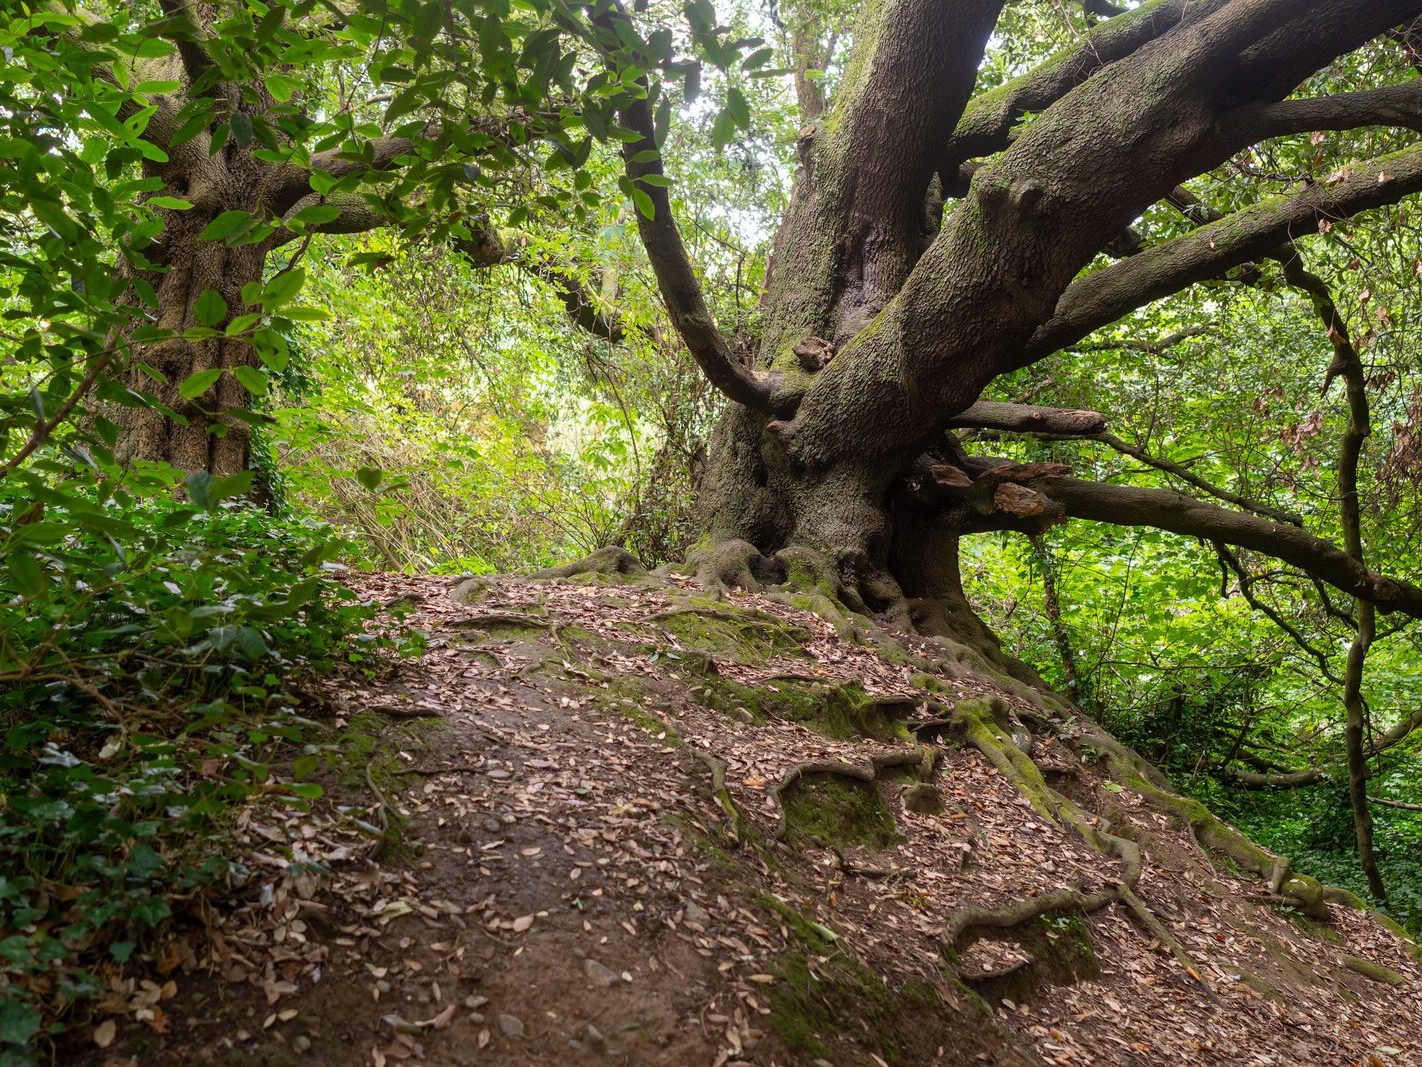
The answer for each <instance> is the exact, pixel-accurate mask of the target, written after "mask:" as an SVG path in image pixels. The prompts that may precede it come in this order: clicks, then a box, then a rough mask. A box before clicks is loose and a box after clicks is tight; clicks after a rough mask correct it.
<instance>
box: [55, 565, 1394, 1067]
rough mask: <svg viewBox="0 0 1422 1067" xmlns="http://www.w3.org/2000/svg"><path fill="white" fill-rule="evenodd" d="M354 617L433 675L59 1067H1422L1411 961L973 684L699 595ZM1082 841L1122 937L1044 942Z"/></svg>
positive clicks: (1076, 912)
mask: <svg viewBox="0 0 1422 1067" xmlns="http://www.w3.org/2000/svg"><path fill="white" fill-rule="evenodd" d="M360 581H361V586H360V587H361V589H362V591H363V592H364V593H366V594H368V595H369V596H371V597H373V598H378V599H380V600H382V601H384V602H387V603H394V602H400V603H404V604H407V605H412V613H411V614H410V615H409V616H408V617H407V619H406V620H405V624H406V625H409V626H414V627H417V628H419V629H421V630H423V631H424V632H426V633H427V634H429V636H430V642H429V648H428V650H427V652H426V653H425V654H424V655H423V657H422V658H419V659H412V660H408V661H404V662H401V663H399V664H397V665H396V666H395V667H394V668H392V670H391V671H390V672H389V674H388V675H386V676H384V677H381V678H379V679H376V680H370V679H363V678H357V677H350V678H344V679H332V680H329V681H326V682H323V683H322V688H321V691H320V692H319V694H316V697H317V699H315V700H314V704H315V705H316V706H317V707H318V708H319V710H320V714H319V715H318V713H317V712H315V711H312V712H309V713H310V714H313V716H316V717H322V716H324V718H325V720H326V721H327V723H328V727H329V729H330V730H331V731H332V734H333V736H334V737H336V738H338V739H339V740H340V742H341V757H340V759H338V760H335V761H333V762H332V763H331V765H330V766H329V767H328V768H327V769H326V771H325V772H324V775H323V776H322V777H321V778H320V779H319V780H321V781H322V783H323V784H324V786H325V788H326V794H325V796H324V798H323V799H322V800H321V801H319V802H317V803H316V805H315V807H314V810H312V811H301V812H297V811H294V810H291V809H288V808H283V807H281V806H280V805H278V804H276V803H274V802H270V803H268V802H263V803H259V804H255V805H253V806H251V807H250V808H249V809H248V810H246V811H244V813H243V814H242V816H241V819H240V821H239V825H238V826H237V828H236V832H237V834H238V835H239V838H240V840H241V842H242V845H243V849H244V852H245V863H246V865H247V867H248V868H249V869H250V872H251V873H250V876H249V878H248V879H247V880H246V883H245V884H244V885H242V886H240V887H237V888H235V889H234V896H233V899H232V901H231V902H230V903H229V904H226V905H224V906H222V907H214V906H206V907H204V908H202V909H200V910H195V913H194V914H191V915H189V916H187V917H186V922H185V925H182V926H180V927H179V933H180V935H181V936H180V937H179V938H178V939H177V940H175V941H173V942H172V943H171V944H169V945H168V946H167V947H166V948H164V949H163V950H161V951H160V952H157V953H155V956H156V958H153V959H150V960H149V962H148V964H147V966H148V972H147V973H146V974H145V973H144V972H143V971H142V969H139V970H135V971H134V972H133V973H132V976H131V977H128V978H125V979H122V980H120V979H115V980H114V983H113V989H112V990H111V992H110V995H109V996H108V998H107V1000H106V1002H105V1004H104V1011H105V1014H100V1015H99V1016H98V1017H97V1018H96V1019H95V1025H94V1026H93V1027H92V1029H91V1030H89V1031H88V1032H86V1034H85V1035H84V1037H85V1040H84V1041H83V1042H81V1043H80V1044H79V1045H77V1046H75V1047H74V1048H72V1049H70V1050H68V1052H67V1053H66V1054H65V1056H64V1062H75V1063H92V1064H104V1065H107V1067H124V1065H130V1064H138V1065H144V1067H146V1065H149V1064H156V1065H166V1064H197V1063H217V1064H225V1065H230V1067H239V1065H256V1064H266V1065H278V1064H281V1065H284V1064H313V1065H322V1067H326V1065H329V1067H336V1065H342V1067H344V1065H352V1064H374V1065H376V1067H380V1065H388V1064H397V1063H398V1064H411V1065H414V1064H426V1065H440V1067H442V1065H462V1064H483V1063H499V1064H552V1063H559V1064H562V1063H568V1064H579V1063H618V1064H643V1065H648V1064H668V1065H695V1064H703V1065H707V1067H712V1065H715V1067H729V1065H732V1064H757V1065H767V1067H768V1065H771V1064H785V1065H788V1064H812V1065H821V1064H834V1065H848V1064H880V1065H896V1064H928V1063H944V1064H972V1063H986V1064H1043V1063H1046V1064H1133V1065H1134V1064H1140V1065H1146V1064H1150V1065H1159V1064H1248V1065H1261V1067H1262V1065H1269V1064H1278V1065H1284V1064H1288V1065H1299V1064H1309V1065H1313V1064H1355V1063H1356V1064H1366V1065H1369V1067H1401V1065H1406V1064H1417V1063H1422V964H1419V963H1418V960H1417V958H1416V957H1415V955H1414V950H1413V946H1412V945H1411V944H1410V943H1408V942H1406V941H1405V940H1404V939H1402V938H1400V937H1399V936H1398V935H1397V933H1396V932H1394V930H1392V929H1390V928H1388V927H1386V926H1384V925H1382V924H1381V923H1380V922H1379V921H1377V920H1375V919H1374V918H1373V917H1372V916H1371V915H1369V914H1367V913H1365V912H1361V911H1357V910H1354V909H1352V908H1350V907H1348V906H1345V905H1342V904H1338V903H1330V904H1323V905H1321V908H1322V909H1323V910H1322V911H1316V914H1315V916H1314V917H1309V916H1306V915H1304V914H1302V913H1300V912H1299V911H1297V910H1295V909H1294V908H1293V907H1291V906H1290V902H1289V899H1288V898H1286V897H1282V896H1280V895H1279V894H1278V893H1277V892H1274V893H1271V892H1270V886H1269V885H1267V884H1266V879H1264V878H1261V877H1260V876H1259V875H1258V874H1257V873H1254V872H1250V871H1246V870H1243V869H1241V868H1240V866H1239V865H1238V863H1237V862H1236V861H1235V860H1233V859H1230V858H1228V857H1227V856H1226V855H1225V854H1223V853H1221V852H1220V851H1218V850H1216V849H1214V848H1208V847H1204V846H1202V844H1201V840H1202V839H1204V838H1205V835H1199V836H1197V835H1196V834H1195V833H1193V832H1192V830H1191V828H1190V827H1189V826H1187V825H1185V824H1184V823H1183V822H1182V821H1181V819H1179V818H1177V816H1176V815H1175V814H1172V813H1170V812H1167V811H1163V810H1161V808H1160V805H1159V804H1155V803H1151V802H1150V801H1151V797H1150V796H1149V795H1148V791H1144V792H1143V791H1141V790H1138V789H1137V788H1133V787H1132V785H1131V784H1130V782H1129V781H1128V780H1119V779H1120V778H1121V776H1120V775H1117V779H1118V780H1113V779H1112V777H1111V776H1110V775H1109V774H1108V771H1109V770H1110V768H1109V767H1108V765H1107V763H1106V761H1098V760H1093V759H1091V758H1083V757H1082V755H1081V753H1082V752H1083V751H1089V746H1086V748H1083V747H1082V746H1080V745H1073V744H1071V743H1070V742H1071V741H1072V738H1073V737H1077V738H1078V739H1079V737H1080V732H1079V731H1077V732H1076V733H1073V729H1074V728H1073V727H1072V725H1071V721H1070V719H1069V718H1068V719H1064V720H1060V721H1059V722H1058V726H1057V731H1056V732H1055V733H1054V732H1052V731H1049V730H1045V729H1043V728H1042V727H1041V724H1042V723H1043V722H1045V721H1046V720H1045V719H1044V718H1043V717H1042V710H1041V708H1040V707H1039V706H1034V704H1033V703H1032V702H1031V701H1029V700H1027V699H1024V695H1023V691H1022V687H1021V686H1014V685H1011V684H1008V682H1007V680H1005V679H1004V678H1003V677H1002V676H1001V675H1000V674H998V673H996V672H994V671H991V670H988V669H986V668H984V667H983V665H982V664H981V663H976V662H975V661H974V660H973V659H972V657H964V656H962V654H961V650H959V651H958V652H954V651H953V650H952V649H947V650H946V653H947V654H945V648H944V646H942V645H939V644H935V643H933V642H927V641H919V640H916V639H904V638H897V639H895V640H892V641H890V640H888V639H887V638H885V637H884V636H883V635H882V634H880V637H879V638H878V639H875V640H870V641H868V642H863V641H856V640H852V639H850V638H848V637H846V636H845V630H846V628H845V626H844V625H843V624H842V623H841V625H840V626H838V627H837V626H836V625H834V624H832V623H831V622H829V621H826V620H825V619H822V618H820V617H818V616H816V615H813V614H810V613H808V612H806V611H803V610H800V609H798V608H796V607H792V606H790V605H789V604H787V603H782V602H780V601H777V600H773V599H771V598H768V597H766V596H763V595H752V594H740V593H734V594H730V595H728V596H727V597H725V598H723V599H720V600H715V601H712V600H708V599H706V598H705V597H704V596H702V595H700V594H699V593H697V592H696V591H695V590H694V589H693V588H692V587H691V586H690V584H689V583H686V584H678V583H677V582H676V580H670V581H663V580H656V581H653V580H651V579H639V580H635V581H630V582H629V581H613V580H595V579H592V578H575V579H571V580H555V581H534V580H529V579H490V580H477V581H476V582H474V583H472V584H471V585H469V586H467V587H466V588H465V589H464V590H462V591H461V592H462V595H463V596H464V597H465V600H464V601H463V602H461V601H458V600H456V599H454V598H453V597H452V596H451V588H450V585H449V583H447V582H445V581H443V580H440V579H407V578H400V577H392V576H375V577H368V578H363V579H361V580H360ZM973 698H978V699H979V701H982V700H983V699H985V698H995V699H992V700H991V703H990V704H988V703H973V702H972V701H973ZM955 701H967V702H968V703H967V704H961V705H959V706H962V707H974V708H989V709H990V711H991V716H995V720H994V721H992V722H988V725H987V727H986V730H987V734H983V733H981V732H978V733H976V734H974V733H973V729H972V728H971V723H970V724H969V727H970V728H969V729H968V730H967V736H966V737H965V733H964V728H963V722H962V721H952V716H951V715H949V714H947V712H948V711H951V710H952V708H953V707H954V706H955V703H954V702H955ZM1019 716H1020V720H1025V721H1027V722H1030V723H1033V725H1034V732H1035V733H1036V734H1037V736H1036V737H1035V738H1034V739H1033V740H1032V741H1031V742H1030V743H1028V742H1027V739H1026V737H1025V736H1023V735H1022V734H1021V732H1020V725H1021V721H1020V720H1019ZM973 721H975V722H977V721H978V720H973ZM994 723H995V724H994ZM979 725H981V723H979ZM1013 731H1018V733H1017V740H1018V742H1020V747H1019V745H1016V744H1014V743H1013V742H1012V741H1011V740H1010V739H1009V737H1010V735H1011V734H1012V732H1013ZM974 737H976V738H977V741H976V742H975V741H973V740H972V739H973V738H974ZM984 737H987V738H988V740H987V742H984V741H983V738H984ZM993 746H997V747H993ZM1024 750H1026V751H1028V752H1030V760H1031V763H1032V765H1034V766H1035V768H1036V769H1037V771H1040V773H1041V776H1042V778H1041V779H1040V780H1041V781H1044V782H1047V783H1050V789H1049V790H1048V791H1047V792H1041V791H1040V790H1036V789H1035V788H1026V789H1024V788H1023V786H1022V784H1021V782H1020V781H1018V780H1017V777H1020V776H1018V775H1017V773H1016V772H1014V771H1013V770H1012V766H1013V765H1012V763H1011V760H1008V761H1007V762H1003V760H1004V759H1005V758H1006V757H1004V756H1003V753H1004V752H1006V753H1007V754H1008V755H1011V754H1012V753H1017V754H1018V755H1021V754H1022V752H1023V751H1024ZM994 756H995V757H996V758H994ZM1013 758H1014V759H1015V758H1016V757H1013ZM1035 773H1036V772H1031V773H1029V774H1028V777H1029V778H1032V774H1035ZM1033 780H1034V781H1036V780H1037V779H1033ZM1029 784H1030V783H1029ZM1044 796H1046V797H1052V798H1057V800H1056V801H1053V804H1056V805H1057V806H1055V807H1054V806H1053V805H1052V804H1045V803H1044V802H1043V799H1042V798H1043V797H1044ZM1062 798H1070V806H1069V807H1062V806H1061V805H1064V804H1067V803H1068V802H1067V801H1066V800H1063V799H1062ZM1057 801H1060V804H1058V803H1057ZM1068 810H1074V811H1080V812H1082V813H1085V818H1086V820H1087V821H1088V823H1089V824H1090V825H1091V826H1093V827H1096V828H1099V829H1100V830H1101V831H1102V832H1103V833H1104V832H1105V831H1106V830H1107V829H1108V828H1109V830H1110V832H1111V833H1112V834H1114V835H1115V837H1116V838H1117V839H1129V840H1131V841H1134V842H1136V843H1137V844H1138V845H1139V846H1140V848H1141V850H1142V852H1143V854H1144V862H1143V864H1142V868H1141V871H1140V875H1139V880H1138V881H1136V882H1135V888H1134V892H1133V894H1131V895H1130V901H1134V904H1132V905H1131V906H1129V907H1128V906H1127V904H1128V903H1129V902H1130V901H1128V900H1127V899H1126V898H1125V897H1123V898H1122V899H1120V900H1118V901H1116V902H1112V903H1107V904H1104V905H1101V906H1095V907H1094V908H1093V910H1091V911H1089V912H1083V911H1081V910H1080V909H1076V908H1073V907H1070V906H1064V907H1060V908H1052V909H1042V912H1041V914H1032V912H1033V911H1034V910H1035V909H1033V908H1032V907H1031V906H1030V905H1031V902H1033V901H1046V900H1049V899H1052V894H1054V893H1058V894H1059V893H1060V892H1062V891H1069V892H1070V893H1071V894H1076V895H1089V894H1090V893H1092V892H1095V891H1099V890H1103V889H1106V890H1109V889H1110V888H1111V887H1112V886H1116V885H1119V884H1120V883H1121V882H1122V881H1123V879H1124V877H1125V876H1124V875H1123V874H1122V871H1121V867H1122V861H1121V860H1120V859H1119V858H1117V857H1115V856H1109V855H1107V854H1105V853H1104V852H1102V851H1101V850H1100V849H1099V847H1094V846H1093V845H1092V844H1091V843H1090V842H1089V841H1088V839H1087V836H1086V835H1085V834H1084V833H1083V832H1081V831H1080V830H1079V829H1076V828H1073V826H1072V825H1069V824H1070V823H1071V820H1070V819H1069V818H1065V817H1063V816H1062V814H1061V813H1062V812H1063V811H1068ZM1088 832H1089V831H1088ZM375 833H378V834H379V837H378V838H373V837H372V834H375ZM1211 839H1213V838H1211ZM1276 888H1277V887H1276ZM1024 902H1025V903H1027V905H1028V907H1026V909H1025V910H1024V909H1023V908H1022V907H1021V905H1023V904H1024ZM1136 904H1138V905H1140V906H1139V907H1136V906H1135V905H1136ZM974 908H976V909H979V910H978V911H973V912H969V911H968V909H974ZM968 915H973V916H976V917H977V921H975V922H974V923H972V924H968V925H965V919H964V917H965V916H968ZM1009 915H1013V916H1015V921H1009V919H1008V918H1007V917H1008V916H1009ZM1325 916H1326V918H1325Z"/></svg>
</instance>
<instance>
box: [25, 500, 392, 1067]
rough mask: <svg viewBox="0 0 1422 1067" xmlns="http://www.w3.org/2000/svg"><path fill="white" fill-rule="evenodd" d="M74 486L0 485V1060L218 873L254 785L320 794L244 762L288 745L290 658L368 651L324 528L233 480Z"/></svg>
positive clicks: (28, 1041) (317, 660)
mask: <svg viewBox="0 0 1422 1067" xmlns="http://www.w3.org/2000/svg"><path fill="white" fill-rule="evenodd" d="M139 481H141V480H137V479H135V480H130V484H138V483H139ZM84 484H85V483H82V482H64V481H62V480H59V479H50V480H40V479H38V478H33V477H21V478H19V479H9V480H6V481H5V482H0V546H3V550H0V603H3V605H4V609H3V615H0V1035H3V1043H2V1044H0V1064H20V1063H26V1062H29V1059H30V1057H31V1056H32V1054H33V1053H32V1051H30V1050H31V1049H32V1048H33V1046H34V1044H35V1043H36V1042H37V1041H39V1040H42V1039H43V1038H44V1037H45V1036H46V1035H54V1034H57V1033H59V1032H60V1031H61V1030H62V1029H63V1028H64V1026H65V1025H66V1021H67V1020H69V1019H71V1018H72V1017H73V1016H74V1015H75V1014H76V1010H82V1007H83V1004H84V1002H85V1001H86V1000H87V999H89V998H91V997H92V996H93V995H94V994H95V993H96V992H97V991H98V989H99V986H100V977H99V971H100V968H101V967H103V968H111V967H113V966H114V965H122V964H123V963H125V962H126V961H127V960H128V959H129V958H130V956H132V955H133V954H134V953H135V952H141V951H143V950H144V948H145V947H146V946H147V945H148V944H149V943H150V942H151V941H152V940H153V939H154V937H155V934H156V933H157V932H158V931H159V930H160V929H161V928H162V927H163V926H164V924H165V923H166V922H167V921H168V920H169V918H170V917H171V914H172V907H173V903H172V902H176V901H182V900H184V899H188V898H191V897H192V896H193V895H194V894H196V893H199V892H201V891H202V890H203V888H204V887H206V886H210V885H212V884H213V883H215V882H217V881H218V880H221V879H224V878H225V877H227V876H228V875H229V874H231V873H232V872H231V870H230V867H229V860H228V859H227V856H226V854H225V850H224V826H225V822H226V820H229V819H231V818H232V817H233V816H234V815H235V813H236V811H237V809H238V807H239V805H240V802H241V801H242V800H244V799H246V798H247V797H248V796H250V795H251V793H252V792H253V790H254V788H255V787H256V786H258V785H259V784H262V786H263V789H264V791H267V792H270V791H272V790H275V791H276V793H277V795H278V796H281V797H283V798H285V799H287V800H289V801H290V802H292V803H303V802H305V800H306V798H310V797H312V796H315V795H317V794H318V793H319V789H318V787H316V786H315V785H314V784H311V783H305V782H302V781H299V780H293V781H287V782H280V783H274V782H271V781H270V780H269V779H270V775H269V772H268V770H267V769H266V767H265V766H264V765H263V759H264V755H265V754H267V753H269V751H270V750H271V748H272V746H273V745H275V744H278V743H281V742H296V741H300V740H301V737H302V720H301V719H300V718H299V717H298V716H297V714H296V712H295V710H294V709H295V707H296V706H297V703H298V701H297V694H296V692H295V690H294V686H297V685H299V684H300V681H301V679H302V677H303V673H305V672H311V671H314V670H316V669H320V668H328V667H329V666H330V665H331V664H332V663H334V662H335V661H337V660H342V661H348V662H350V661H354V662H357V663H359V662H361V661H362V660H365V659H368V658H369V657H371V656H372V655H374V654H375V653H376V651H377V649H376V647H375V641H374V639H372V638H369V637H367V636H364V635H363V633H362V631H363V627H364V624H365V623H366V621H367V620H368V619H370V618H371V616H372V614H373V609H372V607H371V606H370V605H366V604H362V603H359V602H358V601H357V599H356V597H355V595H354V594H353V593H352V592H351V591H350V590H349V589H348V588H346V587H345V585H344V584H343V583H342V581H341V571H342V569H343V568H341V566H340V565H339V564H338V563H336V562H335V560H336V557H337V556H338V554H339V553H340V552H341V550H342V542H341V541H340V540H339V539H337V538H336V537H334V536H333V534H332V532H331V531H330V529H329V528H327V527H324V526H322V525H320V524H317V523H314V522H309V521H306V522H293V521H279V520H274V519H273V518H271V517H270V516H268V515H265V514H264V513H262V512H260V511H257V510H255V509H253V508H252V507H250V506H249V505H246V504H239V503H236V502H235V500H236V497H237V495H238V494H240V493H242V492H244V491H245V490H246V489H247V488H248V484H249V476H248V475H241V476H238V477H237V478H236V479H229V480H227V481H225V482H224V481H221V480H214V479H211V478H210V477H208V476H207V475H206V474H198V475H194V476H193V477H191V478H189V479H188V482H187V487H186V488H187V493H186V495H187V497H188V499H189V502H178V501H176V500H175V499H174V495H173V493H172V492H171V488H170V486H169V485H168V484H167V483H166V481H165V479H164V478H163V477H162V476H161V474H160V473H158V472H155V473H154V474H153V476H152V477H151V478H150V479H149V480H148V481H147V482H146V483H144V491H143V492H142V493H136V492H130V491H127V490H117V491H111V492H110V493H109V494H108V495H107V496H101V495H98V494H96V492H95V491H94V490H93V489H91V488H90V489H86V488H84ZM307 747H308V748H310V746H307ZM316 759H317V757H316V756H315V755H314V754H310V753H308V754H307V755H306V756H304V757H298V758H297V761H296V771H297V774H296V775H295V776H294V777H295V778H298V779H299V778H300V776H301V774H302V773H305V772H308V771H309V770H310V769H314V765H315V763H316Z"/></svg>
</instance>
